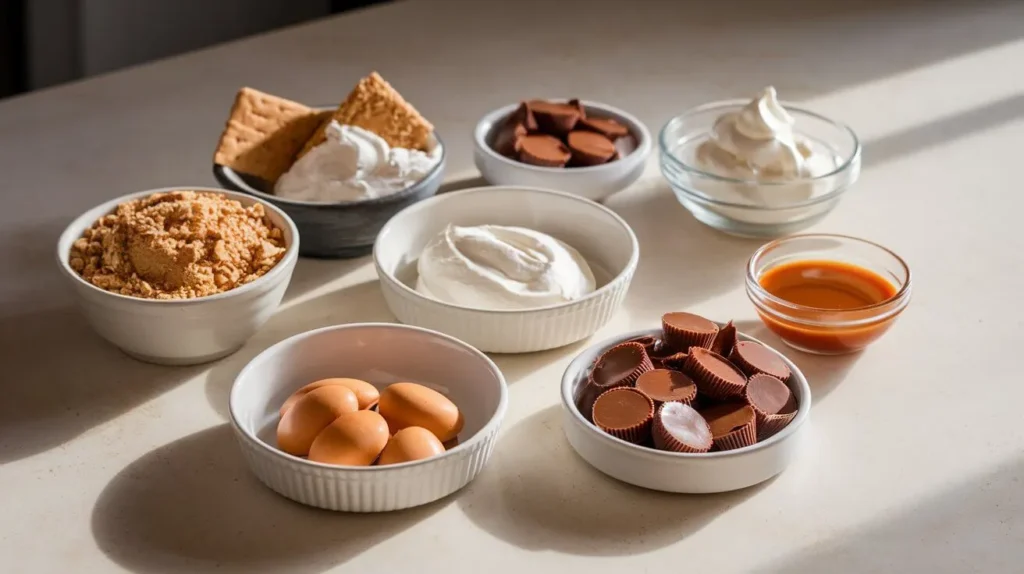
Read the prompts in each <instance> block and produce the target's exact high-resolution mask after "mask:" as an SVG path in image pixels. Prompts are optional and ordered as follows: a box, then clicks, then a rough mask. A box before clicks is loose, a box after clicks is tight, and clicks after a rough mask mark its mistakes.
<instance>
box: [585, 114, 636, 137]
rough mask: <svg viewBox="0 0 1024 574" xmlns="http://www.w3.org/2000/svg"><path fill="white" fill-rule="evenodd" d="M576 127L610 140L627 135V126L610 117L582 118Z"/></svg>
mask: <svg viewBox="0 0 1024 574" xmlns="http://www.w3.org/2000/svg"><path fill="white" fill-rule="evenodd" d="M576 129H578V130H587V131H592V132H596V133H599V134H601V135H603V136H604V137H606V138H608V139H609V140H611V141H615V140H617V139H619V138H621V137H626V136H628V135H629V128H627V127H626V126H624V125H622V124H620V123H619V122H617V121H615V120H613V119H611V118H594V117H590V118H586V117H585V118H582V119H581V120H580V122H579V123H578V124H576Z"/></svg>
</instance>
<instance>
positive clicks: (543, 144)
mask: <svg viewBox="0 0 1024 574" xmlns="http://www.w3.org/2000/svg"><path fill="white" fill-rule="evenodd" d="M571 157H572V154H571V153H570V152H569V148H567V147H565V144H564V143H562V142H561V140H559V139H558V138H556V137H554V136H548V135H544V134H534V135H527V136H523V137H522V138H520V139H519V161H521V162H523V163H526V164H530V165H538V166H541V167H564V166H565V164H567V163H569V159H570V158H571Z"/></svg>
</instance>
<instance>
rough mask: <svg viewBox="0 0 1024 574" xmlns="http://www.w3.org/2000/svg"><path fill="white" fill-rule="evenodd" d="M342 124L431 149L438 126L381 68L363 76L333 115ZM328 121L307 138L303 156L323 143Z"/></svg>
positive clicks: (390, 141)
mask: <svg viewBox="0 0 1024 574" xmlns="http://www.w3.org/2000/svg"><path fill="white" fill-rule="evenodd" d="M331 119H333V120H336V121H337V122H338V123H339V124H342V125H350V126H358V127H361V128H363V129H365V130H369V131H371V132H373V133H375V134H377V135H379V136H380V137H381V138H383V139H384V141H386V142H388V145H390V146H391V147H402V148H406V149H418V150H421V151H429V148H430V139H431V135H432V134H433V132H434V126H433V125H431V123H430V122H428V121H427V120H426V119H425V118H424V117H423V116H421V115H420V113H419V112H418V111H416V108H414V107H412V105H411V104H409V103H408V102H406V101H405V99H404V98H402V95H401V94H399V93H398V91H397V90H395V89H394V88H392V87H391V84H389V83H387V82H386V81H385V80H384V78H382V77H381V76H380V74H378V73H377V72H372V73H371V74H370V75H369V76H366V77H365V78H363V79H361V80H359V83H358V84H356V87H355V88H353V90H352V92H351V93H350V94H349V95H348V97H347V98H345V101H343V102H341V105H339V106H338V109H337V110H336V111H335V112H334V115H333V116H332V118H331ZM328 123H330V122H329V121H326V122H324V123H323V125H321V126H320V128H319V129H318V130H316V133H315V134H314V135H313V136H312V137H311V138H310V139H309V141H307V142H306V145H305V146H303V148H302V150H301V151H300V152H299V157H302V156H303V155H305V153H306V152H308V151H309V150H311V149H313V148H314V147H316V146H318V145H320V144H321V143H323V141H324V140H325V139H326V136H325V135H324V130H325V128H326V127H327V124H328Z"/></svg>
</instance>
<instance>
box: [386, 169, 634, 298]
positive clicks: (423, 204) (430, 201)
mask: <svg viewBox="0 0 1024 574" xmlns="http://www.w3.org/2000/svg"><path fill="white" fill-rule="evenodd" d="M499 190H500V191H511V192H522V193H531V194H533V193H539V194H542V195H555V196H559V197H563V198H565V199H569V200H571V201H575V202H578V203H580V204H581V205H585V206H587V208H589V209H597V210H598V211H601V212H603V213H605V214H607V215H610V216H611V217H612V219H613V220H614V221H615V222H616V223H617V224H618V225H619V226H620V227H621V228H622V229H623V230H625V231H626V234H627V235H628V237H629V242H630V255H629V261H627V262H626V265H625V267H623V268H622V270H621V271H619V272H618V273H616V274H615V276H614V277H612V278H611V279H609V280H608V282H607V283H605V284H604V285H602V286H601V287H599V288H597V289H594V290H593V291H591V292H590V293H587V294H586V295H585V296H583V297H581V298H579V299H576V300H574V301H566V302H565V303H555V304H552V305H544V306H543V307H530V308H528V309H483V308H479V307H468V306H465V305H456V304H454V303H449V302H447V301H441V300H439V299H434V298H433V297H428V296H426V295H424V294H422V293H420V292H419V291H417V290H415V289H413V288H412V287H409V286H408V285H406V284H405V283H404V282H403V281H400V280H399V279H398V278H397V277H395V275H394V273H393V272H392V271H389V270H386V269H384V266H383V265H381V262H380V259H381V255H380V250H381V247H380V245H381V238H382V237H386V235H387V234H388V233H389V232H390V231H391V229H392V228H393V227H395V226H397V223H396V221H397V220H398V218H399V217H401V216H409V215H411V214H413V213H415V212H416V211H419V210H424V209H429V208H430V207H431V206H433V205H434V204H436V203H441V202H443V201H448V200H451V199H455V200H457V199H458V198H459V197H461V196H465V195H474V194H479V193H493V192H495V191H499ZM573 247H574V248H575V246H573ZM416 255H417V257H418V256H419V254H416ZM639 261H640V242H639V241H638V240H637V238H636V234H635V233H633V229H632V228H631V227H630V226H629V224H628V223H626V220H625V219H623V218H622V217H621V216H620V215H619V214H617V213H615V212H614V211H612V210H611V209H609V208H607V207H605V206H604V205H601V204H600V203H597V202H595V201H593V200H590V199H586V198H584V197H582V196H579V195H576V194H572V193H568V192H564V191H555V190H553V189H544V188H540V187H529V186H521V185H490V186H482V187H472V188H469V189H462V190H459V191H452V192H449V193H444V194H440V195H435V196H434V197H428V198H427V199H424V200H423V201H419V202H416V203H414V204H413V205H410V206H408V207H406V208H405V209H403V210H402V211H399V212H398V213H396V214H395V215H394V216H393V217H392V218H391V219H390V220H388V222H387V223H385V224H384V227H382V228H381V230H380V233H378V234H377V239H376V240H375V241H374V242H373V265H374V267H375V268H376V269H377V274H378V276H379V277H382V278H384V279H386V280H387V281H388V282H389V283H391V284H394V285H397V288H398V289H399V290H400V291H402V292H403V293H405V294H406V295H407V296H412V297H414V298H415V299H417V300H419V301H425V302H427V303H429V304H432V305H437V306H439V307H444V308H447V309H453V310H457V311H463V312H465V311H468V312H476V313H494V314H503V315H504V314H523V315H529V314H535V313H547V312H549V311H552V310H557V309H567V308H569V307H572V306H575V305H579V304H581V303H584V302H586V301H590V300H592V299H596V298H598V297H600V296H602V295H603V294H605V293H607V292H609V291H612V290H613V289H614V288H615V286H616V285H618V284H619V283H621V282H622V281H623V280H625V278H626V277H628V276H631V275H632V273H633V272H634V271H635V270H636V266H637V264H638V263H639ZM588 264H589V262H588Z"/></svg>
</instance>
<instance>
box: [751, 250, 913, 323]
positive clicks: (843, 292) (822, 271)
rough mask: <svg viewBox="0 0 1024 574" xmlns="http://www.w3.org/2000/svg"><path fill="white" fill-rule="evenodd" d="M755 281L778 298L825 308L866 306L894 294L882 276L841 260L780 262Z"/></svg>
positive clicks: (892, 288) (875, 303) (843, 308)
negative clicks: (780, 263)
mask: <svg viewBox="0 0 1024 574" xmlns="http://www.w3.org/2000/svg"><path fill="white" fill-rule="evenodd" d="M758 282H759V283H760V284H761V287H762V288H764V290H765V291H767V292H769V293H771V294H772V295H774V296H776V297H778V298H779V299H783V300H785V301H789V302H790V303H795V304H797V305H803V306H805V307H814V308H816V309H826V310H829V311H848V310H851V309H859V308H861V307H870V306H871V305H877V304H878V303H881V302H883V301H886V300H888V299H891V298H892V297H893V296H894V295H896V286H895V285H893V284H892V283H890V282H889V281H887V280H886V279H885V277H882V276H881V275H879V274H878V273H875V272H874V271H871V270H870V269H865V268H864V267H860V266H857V265H852V264H850V263H844V262H842V261H813V260H808V261H793V262H790V263H784V264H782V265H779V266H777V267H772V268H771V269H768V270H767V271H765V272H764V274H762V275H761V277H760V278H759V279H758Z"/></svg>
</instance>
